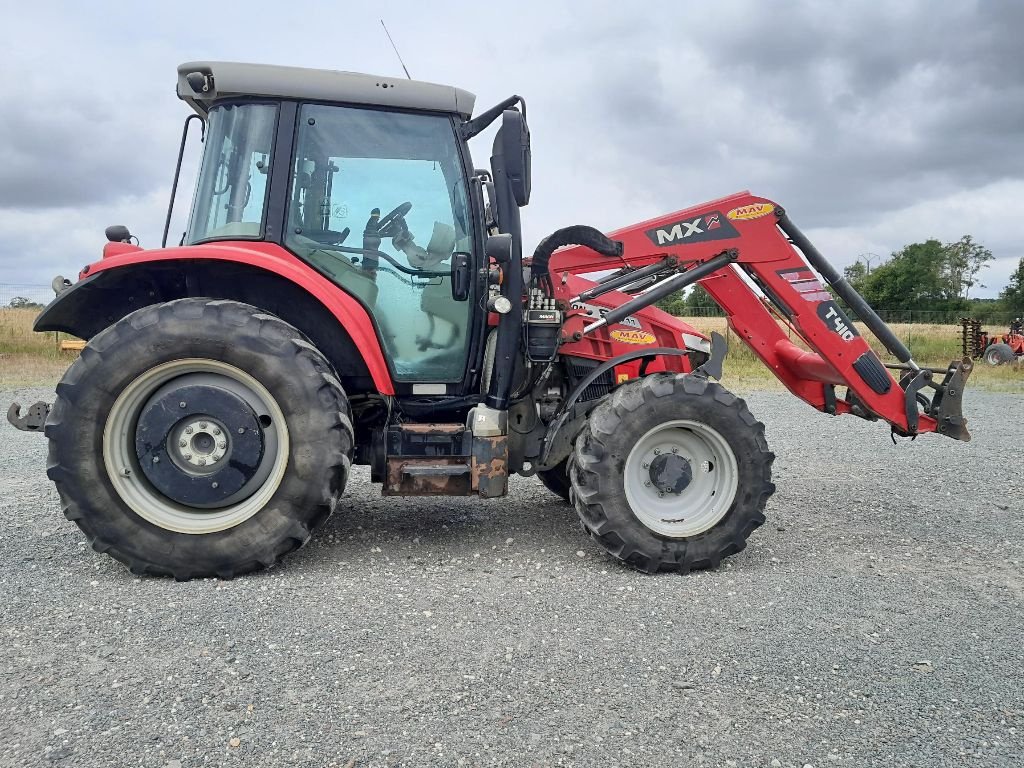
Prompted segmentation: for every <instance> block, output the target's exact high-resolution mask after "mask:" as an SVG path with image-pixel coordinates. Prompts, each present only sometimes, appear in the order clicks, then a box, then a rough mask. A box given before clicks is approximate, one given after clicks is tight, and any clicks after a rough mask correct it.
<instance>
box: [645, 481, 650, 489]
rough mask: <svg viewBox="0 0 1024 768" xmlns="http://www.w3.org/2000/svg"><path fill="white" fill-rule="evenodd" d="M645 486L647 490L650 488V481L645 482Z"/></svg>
mask: <svg viewBox="0 0 1024 768" xmlns="http://www.w3.org/2000/svg"><path fill="white" fill-rule="evenodd" d="M644 486H645V487H647V488H650V487H651V481H650V480H644Z"/></svg>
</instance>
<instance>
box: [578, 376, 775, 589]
mask: <svg viewBox="0 0 1024 768" xmlns="http://www.w3.org/2000/svg"><path fill="white" fill-rule="evenodd" d="M774 459H775V455H774V454H773V453H772V452H771V451H769V450H768V444H767V442H766V441H765V437H764V425H763V424H761V423H760V422H758V421H756V420H755V419H754V417H753V416H752V415H751V414H750V411H749V410H747V406H746V404H745V403H744V402H743V400H741V399H739V398H737V397H736V396H735V395H733V394H731V393H730V392H728V391H727V390H725V389H724V388H723V387H721V386H720V385H718V384H714V383H710V382H708V381H707V380H705V379H703V378H701V377H698V376H693V375H687V374H679V375H672V374H654V375H651V376H646V377H644V378H643V379H640V380H638V381H634V382H630V383H628V384H624V385H623V386H621V387H619V388H618V389H617V390H615V392H614V393H613V394H612V395H611V396H610V397H608V398H607V399H606V400H605V402H603V403H602V404H601V405H599V406H597V408H595V409H594V411H593V412H592V413H591V415H590V418H589V419H588V420H587V425H586V427H585V428H584V429H583V431H582V433H581V434H580V435H579V437H578V438H577V439H576V444H575V447H574V453H573V461H572V462H570V481H571V482H572V487H573V491H574V494H575V506H576V511H577V512H578V513H579V516H580V519H581V520H582V522H583V526H584V528H585V529H586V530H587V531H588V532H589V533H590V534H591V536H592V537H593V538H594V539H595V540H596V541H597V542H598V543H599V544H600V545H601V546H602V547H604V549H605V550H607V551H608V552H609V553H610V554H611V555H613V556H614V557H616V558H618V559H619V560H622V561H624V562H626V563H628V564H629V565H631V566H633V567H635V568H637V569H639V570H642V571H647V572H650V573H653V572H656V571H681V572H686V571H689V570H692V569H699V568H713V567H715V566H717V565H718V564H719V562H721V560H722V559H723V558H725V557H727V556H729V555H731V554H734V553H736V552H739V551H740V550H742V549H743V548H744V547H745V546H746V541H747V537H748V536H750V534H751V532H753V531H754V529H756V528H757V527H758V526H760V525H761V524H762V523H763V522H764V519H765V518H764V508H765V503H766V502H767V500H768V497H769V496H771V494H772V493H773V492H774V490H775V486H774V485H773V484H772V482H771V465H772V462H773V460H774Z"/></svg>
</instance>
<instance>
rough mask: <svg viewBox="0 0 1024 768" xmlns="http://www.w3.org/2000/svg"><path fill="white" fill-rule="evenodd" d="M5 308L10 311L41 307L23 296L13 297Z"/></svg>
mask: <svg viewBox="0 0 1024 768" xmlns="http://www.w3.org/2000/svg"><path fill="white" fill-rule="evenodd" d="M7 306H8V307H10V308H11V309H41V308H42V306H43V305H42V304H39V303H38V302H35V301H32V300H31V299H26V298H25V297H24V296H15V297H14V298H13V299H11V300H10V301H9V302H7Z"/></svg>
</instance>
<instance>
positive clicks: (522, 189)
mask: <svg viewBox="0 0 1024 768" xmlns="http://www.w3.org/2000/svg"><path fill="white" fill-rule="evenodd" d="M501 144H502V146H501V153H502V156H503V158H504V161H505V173H506V174H508V180H509V182H510V183H511V184H512V195H513V196H514V197H515V199H516V205H518V206H519V207H520V208H522V207H523V206H524V205H526V204H527V203H529V202H530V164H531V156H530V128H529V126H528V125H527V124H526V117H525V116H524V115H523V113H522V112H519V111H518V110H515V109H506V110H505V111H504V112H503V113H502V116H501Z"/></svg>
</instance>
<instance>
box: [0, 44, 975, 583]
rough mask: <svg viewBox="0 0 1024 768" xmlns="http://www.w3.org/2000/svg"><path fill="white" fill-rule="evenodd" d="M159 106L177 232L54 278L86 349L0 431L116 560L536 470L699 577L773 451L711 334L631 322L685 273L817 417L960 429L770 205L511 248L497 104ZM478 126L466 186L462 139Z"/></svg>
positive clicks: (587, 519)
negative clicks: (194, 134) (349, 493)
mask: <svg viewBox="0 0 1024 768" xmlns="http://www.w3.org/2000/svg"><path fill="white" fill-rule="evenodd" d="M178 95H179V97H180V98H182V99H183V100H184V101H186V102H187V103H188V104H189V105H190V106H191V107H192V109H193V110H194V111H195V113H196V114H195V115H191V116H190V117H189V119H188V120H186V124H185V128H184V133H183V136H182V153H183V152H184V148H185V141H186V138H187V135H188V129H189V123H190V122H191V121H193V120H198V121H200V123H201V126H202V128H203V131H204V143H203V146H204V149H203V158H202V167H201V170H200V172H199V178H198V183H197V186H196V192H195V196H194V200H193V203H192V211H191V216H190V218H189V223H188V229H187V231H186V232H185V233H184V235H183V237H182V239H181V242H180V243H179V245H178V246H176V247H170V248H168V247H166V228H165V238H164V239H165V243H164V247H161V248H159V249H154V250H144V249H142V248H140V247H138V245H137V244H133V242H132V241H133V238H132V236H131V234H130V233H129V231H128V230H127V229H126V228H125V227H120V226H118V227H111V228H109V229H108V230H107V239H108V240H109V241H110V242H108V244H107V245H106V246H105V248H104V251H103V256H102V258H101V259H99V260H98V261H96V262H94V263H92V264H89V265H88V266H86V267H85V268H83V269H82V272H81V274H80V276H79V279H78V280H77V282H75V283H74V284H72V283H71V282H70V281H67V280H64V279H63V278H59V279H57V280H55V283H54V285H55V288H56V289H57V291H58V295H57V297H56V298H55V299H54V300H53V302H52V303H51V304H50V305H49V306H47V307H46V309H45V310H44V311H43V312H42V314H41V315H40V316H39V319H38V321H37V323H36V326H35V327H36V330H39V331H61V332H64V333H69V334H73V335H75V336H78V337H80V338H82V339H86V340H88V344H87V346H86V347H85V349H84V350H83V352H82V355H81V358H80V359H79V360H77V361H76V362H75V363H74V365H72V366H71V368H70V369H69V370H68V372H67V373H66V374H65V376H64V378H63V379H62V381H61V382H60V383H59V384H58V385H57V399H56V402H55V403H54V404H53V406H52V409H51V408H50V407H49V406H48V404H46V403H37V404H36V405H34V406H32V408H30V409H28V411H27V412H26V413H25V414H22V413H21V409H20V408H19V407H18V406H17V404H15V405H13V406H12V408H11V412H10V413H9V418H10V420H11V421H12V423H14V424H15V425H16V426H18V427H20V428H22V429H36V430H39V429H43V428H44V424H45V430H44V431H45V434H46V436H47V437H48V438H49V461H48V468H47V474H48V476H49V477H50V479H51V480H53V482H54V483H55V484H56V487H57V489H58V491H59V493H60V497H61V500H62V503H63V506H64V512H65V514H66V516H67V517H68V519H70V520H73V521H74V522H75V523H76V524H77V525H78V526H79V527H80V528H81V529H82V531H83V532H84V533H85V534H86V536H88V538H89V541H90V542H91V544H92V546H93V547H94V549H96V550H97V551H100V552H106V553H108V554H110V555H111V556H113V557H115V558H117V559H118V560H120V561H121V562H123V563H125V564H126V565H127V566H128V567H129V568H130V569H131V570H132V571H133V572H135V573H140V574H142V573H149V574H167V575H171V576H174V577H175V578H177V579H189V578H195V577H206V576H217V577H221V578H231V577H233V576H237V575H239V574H242V573H246V572H248V571H252V570H255V569H259V568H263V567H269V566H272V565H274V564H275V563H276V562H278V561H279V560H280V559H281V558H282V557H283V556H284V555H286V554H288V553H289V552H291V551H292V550H295V549H297V548H298V547H300V546H302V545H303V544H304V543H305V542H306V541H307V540H308V539H309V537H310V536H311V535H312V533H313V532H314V531H315V530H316V529H317V528H318V527H319V526H320V525H322V524H323V522H324V520H326V519H327V517H328V516H329V515H330V514H331V513H332V512H334V511H336V510H337V509H339V508H343V507H344V503H345V502H344V501H343V500H342V492H343V490H344V489H345V484H346V482H347V481H348V479H349V470H350V467H351V465H352V464H364V465H368V466H369V468H370V477H371V479H372V481H373V482H375V483H380V484H381V487H382V492H383V493H384V494H385V495H409V494H413V495H415V494H450V495H477V496H482V497H486V498H491V497H498V496H502V495H503V494H504V493H505V492H506V487H507V481H508V477H509V475H510V474H520V475H528V476H529V475H537V476H538V477H539V478H540V480H541V481H542V482H543V483H544V484H545V485H546V486H547V487H548V488H550V489H551V490H552V491H554V492H555V493H557V494H559V495H560V496H562V497H563V498H564V499H566V500H567V501H570V502H571V503H572V504H573V505H574V506H575V509H576V511H577V512H578V514H579V516H580V519H581V520H582V523H583V526H584V528H585V530H586V531H587V532H588V533H589V534H590V535H591V536H592V537H593V539H594V540H595V541H596V542H597V543H598V545H599V546H601V547H603V548H604V549H605V550H607V551H608V552H609V553H611V554H612V555H613V556H615V557H617V558H619V559H620V560H623V561H625V562H626V563H628V564H630V565H632V566H634V567H636V568H639V569H642V570H645V571H652V572H653V571H687V570H689V569H694V568H705V567H711V566H715V565H717V564H718V563H719V561H720V560H721V559H722V558H724V557H726V556H728V555H730V554H733V553H735V552H738V551H739V550H741V549H743V547H744V546H745V544H746V540H747V537H748V536H749V535H750V534H751V532H752V531H753V530H754V529H755V528H757V527H758V526H760V525H761V524H762V523H763V522H764V519H765V518H764V509H765V503H766V501H767V500H768V497H769V496H770V495H771V494H772V492H773V491H774V485H773V484H772V482H771V466H772V461H773V459H774V455H773V454H772V453H771V451H770V450H769V448H768V445H767V443H766V442H765V435H764V427H763V426H762V425H761V424H760V423H759V422H758V421H757V420H756V419H755V418H754V417H753V416H752V415H751V414H750V412H749V411H748V410H747V406H746V405H745V404H744V402H743V401H742V400H740V399H739V398H737V397H735V396H734V395H732V394H730V393H729V392H728V391H727V390H726V389H724V388H723V387H722V386H721V385H720V384H718V383H716V381H714V380H717V379H720V377H721V371H722V360H723V358H724V356H725V352H726V350H725V344H724V343H723V339H722V338H721V336H719V335H718V334H712V338H711V339H708V338H707V337H706V336H705V335H704V334H702V333H700V332H698V331H697V330H695V329H694V328H691V327H690V326H688V325H687V324H685V323H683V322H681V321H680V320H678V319H676V318H674V317H672V316H670V315H668V314H666V313H665V312H662V311H660V310H659V309H657V308H656V307H655V306H654V304H655V302H656V301H658V300H659V299H661V298H663V297H666V296H668V295H670V294H672V293H675V292H677V291H679V290H681V289H683V288H685V287H686V286H689V285H693V284H695V283H698V282H699V283H700V284H701V285H702V286H703V287H704V288H705V289H706V290H707V291H708V293H709V294H711V296H712V297H713V298H714V299H715V300H716V301H717V302H718V303H719V304H720V305H721V306H722V307H723V308H724V309H725V310H726V312H727V314H728V316H729V323H730V325H731V327H732V329H733V330H734V332H735V333H736V335H737V337H738V338H740V339H742V340H743V341H744V342H745V343H746V344H748V345H749V346H750V347H751V349H753V350H754V352H755V353H756V354H757V356H758V357H760V358H761V359H762V360H763V361H764V362H765V364H766V365H767V366H768V367H769V369H770V370H771V371H772V372H773V373H774V374H775V375H776V376H778V377H779V379H781V380H782V382H783V383H784V384H785V385H786V387H787V388H788V389H789V390H790V391H791V392H792V393H793V394H794V395H796V396H797V397H799V398H801V399H802V400H805V401H806V402H807V403H809V404H810V405H811V406H812V407H813V408H816V409H817V410H819V411H823V412H825V413H828V414H833V415H835V414H853V415H855V416H858V417H860V418H863V419H868V420H870V421H877V420H878V419H881V420H883V421H885V422H887V423H888V424H890V425H891V427H892V431H893V433H894V435H901V436H909V437H914V436H917V435H919V434H922V433H926V432H937V433H940V434H943V435H946V436H948V437H952V438H955V439H958V440H968V439H969V434H968V432H967V428H966V422H965V420H964V419H963V417H962V414H961V397H962V394H963V389H964V383H965V380H966V379H967V377H968V375H969V374H970V371H971V363H970V361H969V360H964V361H962V362H955V363H952V364H951V365H950V366H949V367H948V368H947V369H943V370H937V371H936V370H932V369H928V368H923V367H921V366H919V365H918V364H917V363H915V362H914V360H913V358H912V357H911V354H910V352H909V351H908V350H907V348H906V347H905V346H904V345H903V344H902V343H901V342H900V341H899V339H897V338H896V336H895V335H894V334H893V333H892V332H891V331H890V330H889V328H888V327H887V326H886V325H885V324H884V323H883V322H882V321H881V320H880V319H879V318H878V316H877V315H876V314H875V313H874V312H873V311H872V310H871V308H870V307H869V306H867V304H865V302H864V301H863V299H861V297H860V296H859V295H858V294H857V293H856V292H855V291H854V290H853V288H851V287H850V285H849V284H848V283H847V282H846V281H845V280H844V279H843V278H842V276H841V275H839V274H838V273H837V272H836V271H835V269H833V268H832V267H831V266H830V265H829V264H828V262H826V261H825V259H824V258H823V257H822V256H821V254H820V253H819V252H818V251H817V250H816V249H815V248H814V246H813V245H811V243H810V242H808V240H807V238H806V237H805V236H804V235H803V234H802V233H801V232H800V230H799V229H797V227H796V225H795V224H794V223H793V221H792V220H791V219H790V218H789V216H788V214H787V213H786V212H785V211H784V210H783V208H782V207H781V206H780V205H778V204H777V203H774V202H772V201H770V200H766V199H764V198H761V197H757V196H755V195H752V194H750V193H748V192H741V193H739V194H735V195H732V196H730V197H726V198H723V199H721V200H715V201H713V202H709V203H704V204H701V205H697V206H694V207H692V208H688V209H686V210H683V211H679V212H676V213H670V214H667V215H664V216H660V217H658V218H655V219H651V220H650V221H645V222H642V223H640V224H636V225H634V226H630V227H627V228H625V229H621V230H619V231H617V232H612V233H611V234H609V235H605V234H602V233H601V232H599V231H597V230H596V229H593V228H591V227H588V226H570V227H566V228H564V229H560V230H558V231H557V232H555V233H553V234H552V235H550V236H549V237H547V238H545V239H544V240H542V241H541V242H540V244H538V245H537V247H536V249H535V250H534V252H533V254H532V257H530V258H528V259H524V257H523V252H522V248H523V243H522V238H521V231H520V209H521V208H522V207H523V206H525V205H526V204H527V203H528V202H529V199H530V135H529V131H528V129H527V124H526V108H525V103H524V101H523V99H521V98H520V97H518V96H513V97H511V98H509V99H507V100H505V101H504V102H502V103H500V104H498V105H497V106H495V107H493V108H491V109H489V110H487V111H485V112H483V113H481V114H479V115H478V116H476V117H473V116H472V114H473V102H474V98H473V96H472V95H471V94H469V93H467V92H465V91H462V90H459V89H457V88H452V87H448V86H441V85H433V84H429V83H421V82H414V81H407V80H395V79H391V78H387V77H372V76H369V75H362V74H351V73H343V72H329V71H312V70H300V69H292V68H287V67H272V66H261V65H250V64H233V63H220V62H196V63H189V64H184V65H182V66H181V67H179V68H178ZM495 121H500V128H499V130H498V131H497V133H496V135H495V138H494V143H493V154H492V157H491V163H490V169H489V170H478V169H476V167H475V166H474V165H473V164H472V162H471V160H470V156H469V151H468V147H467V141H468V140H469V139H470V138H472V137H473V136H476V135H477V134H479V133H480V132H481V131H483V130H484V129H485V128H487V127H488V126H489V125H491V124H492V123H493V122H495ZM180 166H181V153H179V158H178V168H179V170H180ZM176 185H177V173H176V174H175V186H176ZM173 200H174V194H173V192H172V198H171V205H172V207H173ZM170 213H171V212H170V210H169V211H168V219H167V220H168V225H169V223H170V220H171V216H170ZM820 278H823V279H824V280H825V281H826V282H827V283H829V284H830V285H831V286H832V289H833V290H834V291H835V293H836V295H838V296H839V297H840V298H841V299H842V300H843V301H844V302H845V304H846V305H847V306H849V307H851V308H852V309H853V310H854V311H855V312H856V314H857V315H858V316H859V317H860V319H861V320H862V321H863V322H864V323H865V324H866V325H867V327H868V328H870V329H871V331H872V332H873V333H874V334H875V335H876V336H877V337H878V338H879V339H880V340H881V341H882V342H883V343H884V344H885V346H886V347H887V348H888V349H889V350H890V351H891V352H892V354H893V355H894V356H895V358H896V359H897V360H899V362H898V363H896V364H893V365H890V366H886V365H883V364H882V362H881V360H880V359H879V358H878V357H877V356H876V355H875V353H874V352H872V351H871V349H870V347H869V346H868V344H867V342H866V341H865V340H864V339H863V338H862V337H861V336H860V334H859V333H858V331H857V329H856V328H855V326H854V324H853V322H851V320H850V318H849V317H848V315H847V314H846V312H844V311H843V309H842V308H841V307H840V306H839V305H838V304H837V303H836V301H835V300H833V296H832V294H830V293H829V291H828V290H827V289H826V287H825V285H824V284H823V282H822V281H821V279H820ZM790 334H792V336H793V337H795V338H796V339H797V340H799V341H801V342H802V345H798V344H795V343H793V342H792V341H791V340H790ZM889 369H892V370H894V371H895V372H896V375H897V376H898V378H894V375H893V374H892V373H890V370H889Z"/></svg>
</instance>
